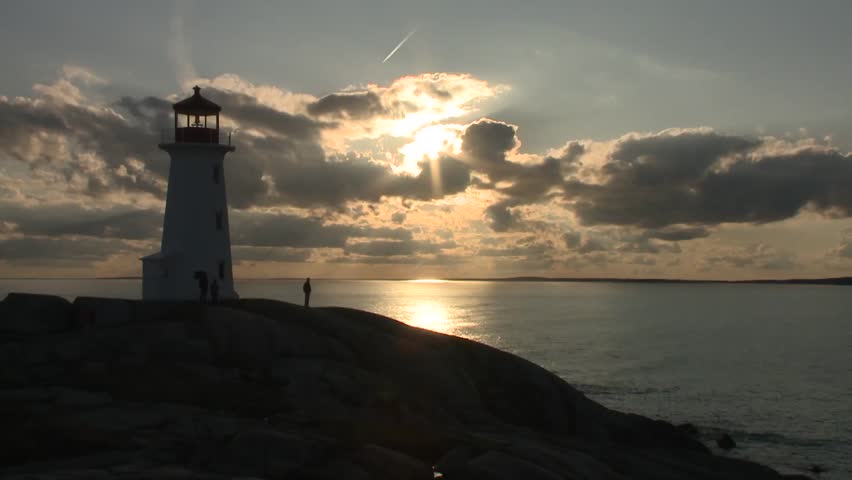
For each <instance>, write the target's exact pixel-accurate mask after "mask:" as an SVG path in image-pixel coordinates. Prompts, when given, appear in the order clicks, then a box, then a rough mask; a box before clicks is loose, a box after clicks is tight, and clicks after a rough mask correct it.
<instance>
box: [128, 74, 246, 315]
mask: <svg viewBox="0 0 852 480" xmlns="http://www.w3.org/2000/svg"><path fill="white" fill-rule="evenodd" d="M194 90H195V93H194V94H193V95H192V96H191V97H189V98H187V99H185V100H182V101H180V102H178V103H175V104H174V105H173V108H174V111H175V125H174V131H173V132H172V131H171V130H169V131H166V132H164V135H163V140H162V143H160V145H159V147H160V148H161V149H163V150H165V151H166V152H168V154H169V156H170V157H171V164H170V166H169V186H168V194H167V196H166V214H165V219H164V221H163V239H162V243H161V245H160V251H159V252H157V253H155V254H153V255H149V256H147V257H144V258H142V298H143V299H144V300H198V299H199V298H200V297H201V293H202V290H203V289H205V288H203V287H204V286H206V289H207V290H208V291H210V292H211V293H212V291H213V289H217V290H218V294H219V295H218V296H219V298H220V299H225V300H226V299H235V298H238V295H237V292H236V291H234V280H233V275H232V272H231V239H230V234H229V230H228V200H227V197H226V196H225V175H224V173H225V172H224V160H225V154H227V153H228V152H233V151H234V147H233V146H232V145H231V137H230V134H228V135H220V132H219V112H220V111H221V110H222V109H221V107H219V105H216V104H215V103H213V102H211V101H210V100H208V99H206V98H204V97H202V96H201V89H200V88H199V87H197V86H196V87H195V88H194ZM208 120H209V122H210V123H209V124H208ZM214 120H215V125H214V124H213V121H214ZM214 282H215V283H216V285H215V286H214V285H213V284H214ZM202 284H203V285H202Z"/></svg>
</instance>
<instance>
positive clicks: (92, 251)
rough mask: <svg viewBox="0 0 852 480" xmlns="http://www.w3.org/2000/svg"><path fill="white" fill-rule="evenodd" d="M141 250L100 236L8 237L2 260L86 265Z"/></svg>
mask: <svg viewBox="0 0 852 480" xmlns="http://www.w3.org/2000/svg"><path fill="white" fill-rule="evenodd" d="M129 252H133V253H137V254H138V253H139V251H138V250H137V249H135V248H133V247H131V246H129V245H127V244H126V243H124V242H123V241H121V240H115V239H100V238H91V237H87V238H45V237H26V238H22V237H21V238H7V239H2V240H0V259H2V260H0V261H2V262H5V263H7V264H18V265H44V266H54V267H61V266H66V267H67V266H87V265H90V264H91V263H92V262H96V261H100V260H104V259H106V258H107V257H109V256H111V255H116V254H120V253H129Z"/></svg>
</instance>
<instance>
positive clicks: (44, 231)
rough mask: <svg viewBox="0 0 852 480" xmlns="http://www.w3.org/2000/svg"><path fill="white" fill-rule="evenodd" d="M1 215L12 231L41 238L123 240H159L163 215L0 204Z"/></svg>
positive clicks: (115, 209)
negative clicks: (74, 237) (10, 225)
mask: <svg viewBox="0 0 852 480" xmlns="http://www.w3.org/2000/svg"><path fill="white" fill-rule="evenodd" d="M0 215H2V217H3V218H4V220H5V221H6V222H9V223H11V224H13V225H14V232H15V233H18V234H23V235H40V236H54V237H57V236H72V235H76V236H89V237H100V238H122V239H126V240H155V239H158V238H159V233H160V227H161V226H162V224H163V213H162V212H160V211H154V210H138V209H133V208H129V207H122V206H117V207H112V208H108V209H85V208H82V207H81V206H80V205H78V204H70V203H65V204H58V205H39V206H30V207H25V206H21V205H17V204H13V203H10V202H4V201H0Z"/></svg>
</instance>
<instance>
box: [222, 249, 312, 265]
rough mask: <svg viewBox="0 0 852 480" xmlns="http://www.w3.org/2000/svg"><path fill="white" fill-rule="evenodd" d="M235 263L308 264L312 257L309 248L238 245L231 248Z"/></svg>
mask: <svg viewBox="0 0 852 480" xmlns="http://www.w3.org/2000/svg"><path fill="white" fill-rule="evenodd" d="M231 256H232V257H233V260H234V262H292V263H300V262H306V261H307V260H308V259H309V258H310V257H311V249H309V248H286V247H284V248H281V247H249V246H245V245H236V246H234V247H231Z"/></svg>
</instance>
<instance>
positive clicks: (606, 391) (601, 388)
mask: <svg viewBox="0 0 852 480" xmlns="http://www.w3.org/2000/svg"><path fill="white" fill-rule="evenodd" d="M573 385H574V388H576V389H577V390H580V391H581V392H583V393H585V394H586V395H649V394H654V393H674V392H678V391H680V387H627V386H616V385H595V384H587V383H575V384H573Z"/></svg>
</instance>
